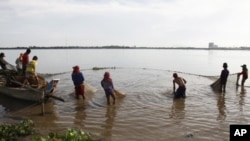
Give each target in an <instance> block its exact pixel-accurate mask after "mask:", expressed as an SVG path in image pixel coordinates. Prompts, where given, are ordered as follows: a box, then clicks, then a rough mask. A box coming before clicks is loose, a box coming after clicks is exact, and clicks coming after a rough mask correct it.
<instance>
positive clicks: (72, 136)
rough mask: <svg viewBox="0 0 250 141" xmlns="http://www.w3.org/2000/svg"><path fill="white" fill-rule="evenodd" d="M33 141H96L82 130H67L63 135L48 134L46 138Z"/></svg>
mask: <svg viewBox="0 0 250 141" xmlns="http://www.w3.org/2000/svg"><path fill="white" fill-rule="evenodd" d="M32 140H33V141H97V140H96V139H94V137H93V136H92V135H91V134H90V133H84V132H83V131H82V130H76V129H68V131H67V132H66V133H65V134H64V135H59V134H57V133H52V132H51V133H49V135H48V136H47V137H37V136H34V137H33V138H32Z"/></svg>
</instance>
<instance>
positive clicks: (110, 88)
mask: <svg viewBox="0 0 250 141" xmlns="http://www.w3.org/2000/svg"><path fill="white" fill-rule="evenodd" d="M101 86H102V87H103V89H104V91H105V95H106V98H107V103H108V105H109V104H110V100H109V99H110V96H111V97H112V98H113V104H114V103H115V95H114V85H113V82H112V79H111V78H109V76H107V77H106V78H104V79H103V80H102V81H101Z"/></svg>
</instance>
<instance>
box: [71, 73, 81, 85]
mask: <svg viewBox="0 0 250 141" xmlns="http://www.w3.org/2000/svg"><path fill="white" fill-rule="evenodd" d="M71 77H72V80H73V83H74V85H81V84H83V82H84V76H83V74H82V73H81V72H79V73H77V74H74V73H73V74H72V76H71Z"/></svg>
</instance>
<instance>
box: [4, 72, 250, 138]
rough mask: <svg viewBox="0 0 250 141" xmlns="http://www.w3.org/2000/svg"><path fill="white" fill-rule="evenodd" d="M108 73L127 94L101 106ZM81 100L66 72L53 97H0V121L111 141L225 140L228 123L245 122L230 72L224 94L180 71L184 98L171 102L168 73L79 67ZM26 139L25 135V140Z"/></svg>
mask: <svg viewBox="0 0 250 141" xmlns="http://www.w3.org/2000/svg"><path fill="white" fill-rule="evenodd" d="M105 71H109V72H110V74H111V77H112V79H113V81H114V85H115V88H116V89H118V90H120V91H122V92H124V93H125V94H126V97H124V98H121V99H118V100H117V102H116V104H115V105H111V106H108V105H107V104H106V99H105V94H104V91H103V90H102V88H101V86H100V81H101V79H102V77H103V74H104V72H105ZM83 73H84V76H85V79H86V81H85V84H86V99H85V100H82V99H79V100H76V99H75V97H74V96H73V95H72V93H73V91H74V89H73V84H72V80H71V78H70V72H69V73H64V74H59V75H56V76H53V77H55V78H60V82H59V85H58V88H57V92H56V93H55V95H56V96H60V97H62V98H64V99H65V102H61V101H57V100H51V101H50V102H48V103H46V104H45V115H44V116H41V105H38V104H35V103H27V102H19V101H18V100H13V99H10V98H7V97H2V96H1V100H0V102H1V103H4V104H2V108H1V122H4V121H18V120H20V119H24V118H29V119H32V120H33V121H34V122H35V128H37V129H38V130H39V131H40V134H41V135H47V134H48V133H49V132H58V133H64V132H65V131H66V130H67V129H68V128H76V129H82V130H83V131H85V132H91V133H94V134H96V135H98V136H100V138H102V139H104V140H108V141H109V140H110V141H152V140H155V141H156V140H157V141H168V140H169V141H170V140H171V141H186V140H192V141H201V140H202V141H218V140H221V141H224V140H225V141H226V140H229V125H230V124H248V123H249V120H250V112H249V104H250V101H249V97H250V96H249V95H250V94H249V88H248V87H245V88H243V89H241V88H236V86H235V80H236V79H235V76H230V78H229V80H228V85H227V91H226V93H219V92H215V91H213V90H212V89H211V87H210V86H209V85H210V84H212V83H213V82H214V81H215V80H216V79H215V78H216V77H215V78H214V77H211V78H209V77H204V76H199V75H192V74H186V73H179V75H180V76H182V77H184V78H185V79H186V80H187V92H186V94H187V98H186V99H177V100H173V96H172V89H173V88H172V73H173V72H171V71H163V70H149V69H108V70H98V71H93V70H84V71H83ZM28 139H29V138H26V140H28Z"/></svg>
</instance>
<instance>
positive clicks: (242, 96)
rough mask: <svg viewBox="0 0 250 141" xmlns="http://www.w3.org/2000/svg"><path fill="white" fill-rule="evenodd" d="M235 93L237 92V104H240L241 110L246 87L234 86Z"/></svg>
mask: <svg viewBox="0 0 250 141" xmlns="http://www.w3.org/2000/svg"><path fill="white" fill-rule="evenodd" d="M236 91H237V93H239V98H240V99H239V106H240V111H241V112H243V107H244V105H245V94H246V89H245V87H243V86H237V87H236Z"/></svg>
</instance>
